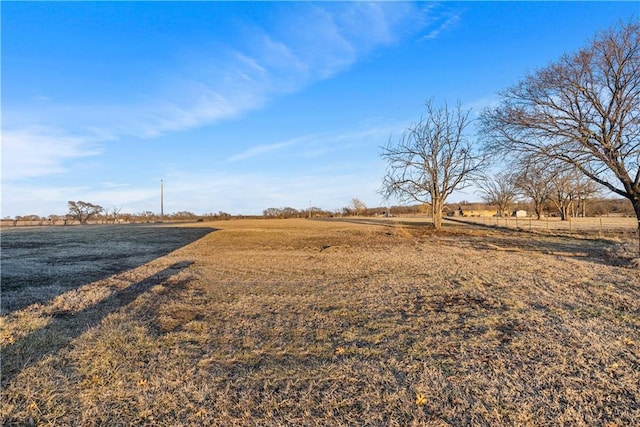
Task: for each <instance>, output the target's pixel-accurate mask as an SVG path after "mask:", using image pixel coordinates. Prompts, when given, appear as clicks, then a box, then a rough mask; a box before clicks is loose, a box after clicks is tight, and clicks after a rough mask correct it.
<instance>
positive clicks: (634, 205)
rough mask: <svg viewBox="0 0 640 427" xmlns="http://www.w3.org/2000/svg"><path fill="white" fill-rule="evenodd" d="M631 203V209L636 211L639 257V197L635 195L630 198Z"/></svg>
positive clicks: (639, 251)
mask: <svg viewBox="0 0 640 427" xmlns="http://www.w3.org/2000/svg"><path fill="white" fill-rule="evenodd" d="M631 203H632V204H633V210H634V211H635V213H636V219H637V220H638V256H639V257H640V197H636V199H635V200H631Z"/></svg>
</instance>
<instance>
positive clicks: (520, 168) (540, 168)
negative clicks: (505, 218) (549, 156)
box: [515, 157, 556, 219]
mask: <svg viewBox="0 0 640 427" xmlns="http://www.w3.org/2000/svg"><path fill="white" fill-rule="evenodd" d="M516 170H517V171H516V172H515V177H516V181H515V184H516V187H517V188H518V190H519V192H520V193H521V194H522V195H523V196H525V197H527V198H528V199H529V200H530V201H531V203H532V205H533V211H534V213H535V214H536V217H537V219H540V218H541V217H542V209H543V208H544V205H545V203H546V202H547V201H548V200H549V198H550V197H551V191H552V185H551V181H552V179H553V177H554V175H555V173H556V168H555V167H553V166H550V165H549V164H548V163H545V162H544V161H539V159H535V158H533V157H525V158H524V159H521V161H520V162H519V163H518V164H517V166H516Z"/></svg>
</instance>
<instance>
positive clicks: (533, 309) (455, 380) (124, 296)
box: [1, 220, 640, 426]
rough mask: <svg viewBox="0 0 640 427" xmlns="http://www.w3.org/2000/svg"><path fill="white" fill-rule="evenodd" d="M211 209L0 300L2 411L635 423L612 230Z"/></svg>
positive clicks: (138, 419)
mask: <svg viewBox="0 0 640 427" xmlns="http://www.w3.org/2000/svg"><path fill="white" fill-rule="evenodd" d="M211 225H212V226H214V227H216V228H220V229H221V230H220V231H218V232H215V233H212V234H209V235H207V236H206V237H204V238H203V239H201V240H199V241H196V242H194V243H192V244H190V245H188V246H186V247H183V248H181V249H179V250H177V251H175V252H173V253H171V254H169V255H168V256H165V257H162V258H159V259H157V260H155V261H153V262H151V263H149V264H146V265H144V266H142V267H139V268H137V269H135V270H132V271H128V272H124V273H121V274H119V275H117V276H113V277H111V278H108V279H105V280H102V281H99V282H95V283H92V284H89V285H86V286H85V287H83V288H81V289H79V290H76V291H72V292H69V293H66V294H63V295H60V296H59V297H58V298H57V299H56V300H54V301H52V302H51V304H49V305H46V306H45V305H34V306H30V307H26V308H25V309H23V310H20V311H17V312H14V313H12V314H10V315H8V316H5V317H3V318H2V345H3V347H2V350H3V352H2V377H3V378H2V410H1V415H2V420H3V423H4V424H5V425H29V424H32V425H384V426H387V425H402V426H404V425H432V426H444V425H487V426H489V425H491V426H495V425H585V426H599V425H601V426H605V425H607V426H613V425H619V426H623V425H640V390H639V384H640V356H639V353H640V278H639V274H638V270H637V269H633V268H629V267H628V266H626V265H624V264H625V260H624V259H619V257H618V254H619V253H620V251H618V250H616V248H617V247H618V245H617V244H615V243H612V242H608V241H604V240H589V239H571V238H568V237H558V236H555V237H554V236H541V235H530V234H527V233H514V232H511V233H509V232H501V231H500V230H490V231H483V230H469V229H465V228H450V229H447V230H445V231H444V232H442V233H439V234H433V233H432V232H431V231H430V230H428V229H427V228H426V227H416V226H390V225H387V226H384V225H371V224H351V223H344V222H321V221H308V220H280V221H278V220H274V221H228V222H221V223H215V224H211ZM496 247H497V248H505V249H506V248H511V249H517V250H497V249H496ZM578 252H579V253H580V254H583V255H584V256H571V255H570V254H575V253H578Z"/></svg>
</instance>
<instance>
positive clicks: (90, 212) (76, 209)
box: [67, 200, 103, 224]
mask: <svg viewBox="0 0 640 427" xmlns="http://www.w3.org/2000/svg"><path fill="white" fill-rule="evenodd" d="M67 204H68V205H69V214H68V215H69V216H70V217H72V218H73V219H75V220H77V221H78V222H79V223H80V224H86V223H87V221H89V219H91V218H92V217H94V216H98V215H100V213H101V212H102V211H103V209H102V206H100V205H94V204H92V203H88V202H83V201H82V200H78V201H77V202H73V201H69V202H67Z"/></svg>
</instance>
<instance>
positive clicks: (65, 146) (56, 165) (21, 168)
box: [2, 127, 100, 182]
mask: <svg viewBox="0 0 640 427" xmlns="http://www.w3.org/2000/svg"><path fill="white" fill-rule="evenodd" d="M99 154H100V150H99V149H97V148H96V147H95V141H92V140H91V139H89V138H87V137H78V136H71V135H67V134H64V133H63V132H61V131H58V130H54V129H50V128H42V127H33V128H25V129H19V130H6V129H5V130H3V131H2V180H3V182H4V181H14V180H20V179H28V178H36V177H41V176H47V175H53V174H61V173H65V172H67V171H68V167H67V166H65V163H66V162H67V161H69V160H72V159H79V158H83V157H90V156H98V155H99Z"/></svg>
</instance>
